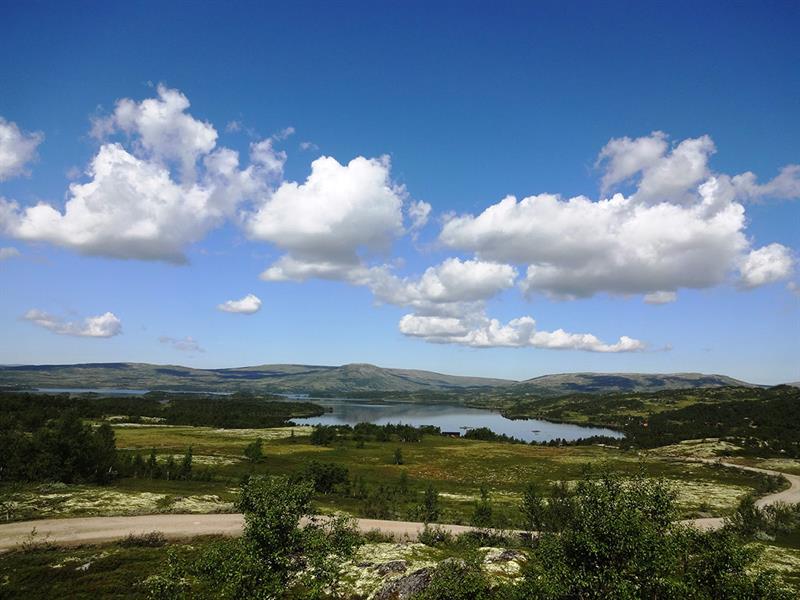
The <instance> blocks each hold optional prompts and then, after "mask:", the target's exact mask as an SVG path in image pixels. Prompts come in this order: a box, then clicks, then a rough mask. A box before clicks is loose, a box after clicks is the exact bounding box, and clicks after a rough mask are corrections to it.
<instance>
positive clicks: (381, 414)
mask: <svg viewBox="0 0 800 600" xmlns="http://www.w3.org/2000/svg"><path fill="white" fill-rule="evenodd" d="M308 400H309V401H310V402H313V403H314V404H319V405H321V406H323V407H324V408H325V409H326V410H328V411H330V412H326V413H325V414H324V415H322V416H320V417H309V418H306V419H292V421H294V422H295V423H297V424H303V425H355V424H357V423H375V424H376V425H386V424H387V423H403V424H404V425H414V426H415V427H419V426H420V425H434V426H436V427H439V428H440V429H441V430H442V431H460V432H461V433H462V435H463V433H464V430H465V429H469V428H475V427H488V428H489V429H491V430H492V431H494V432H495V433H504V434H505V435H510V436H513V437H515V438H519V439H521V440H525V441H526V442H532V441H537V442H549V441H550V440H554V439H557V438H561V439H563V440H577V439H580V438H586V437H591V436H593V435H607V436H609V437H616V438H621V437H623V435H622V434H621V433H619V432H617V431H613V430H611V429H605V428H602V427H581V426H579V425H569V424H566V423H551V422H550V421H542V420H539V419H518V420H511V419H506V418H505V417H504V416H502V415H501V414H499V413H496V412H492V411H489V410H484V409H480V408H467V407H464V406H454V405H443V404H436V405H425V404H412V403H401V402H382V403H371V402H365V401H358V400H350V399H348V398H334V399H319V398H309V399H308Z"/></svg>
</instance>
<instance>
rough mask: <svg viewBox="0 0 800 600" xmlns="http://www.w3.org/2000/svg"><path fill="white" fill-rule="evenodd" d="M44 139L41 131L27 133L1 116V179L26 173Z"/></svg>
mask: <svg viewBox="0 0 800 600" xmlns="http://www.w3.org/2000/svg"><path fill="white" fill-rule="evenodd" d="M43 139H44V136H43V135H42V134H41V133H25V132H23V131H22V130H20V128H19V126H18V125H17V124H16V123H13V122H11V121H6V120H5V119H4V118H3V117H0V181H5V180H6V179H10V178H11V177H16V176H17V175H22V174H24V173H25V172H26V171H25V167H26V165H27V164H28V163H29V162H31V161H32V160H33V159H34V158H36V147H37V146H38V145H39V144H41V143H42V140H43Z"/></svg>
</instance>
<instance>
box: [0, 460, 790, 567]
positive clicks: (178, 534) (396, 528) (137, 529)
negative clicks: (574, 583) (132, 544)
mask: <svg viewBox="0 0 800 600" xmlns="http://www.w3.org/2000/svg"><path fill="white" fill-rule="evenodd" d="M698 460H700V462H716V461H713V460H704V459H698ZM721 464H722V465H723V466H727V467H733V468H737V469H743V470H746V471H755V472H759V473H766V474H770V475H783V476H784V477H786V479H788V480H789V483H790V484H791V486H790V487H789V488H788V489H786V490H783V491H782V492H776V493H774V494H770V495H768V496H764V497H763V498H759V500H758V501H757V504H758V505H759V506H761V507H763V506H766V505H768V504H774V503H776V502H786V503H789V504H795V503H800V476H798V475H789V474H788V473H778V472H777V471H770V470H767V469H759V468H756V467H745V466H742V465H735V464H731V463H721ZM356 522H357V525H358V528H359V530H360V531H362V532H367V531H372V530H376V529H377V530H379V531H381V532H382V533H385V534H388V535H391V536H394V537H395V538H398V539H402V538H409V539H415V538H416V537H417V535H418V534H419V533H420V532H421V531H422V529H423V527H424V525H423V524H422V523H413V522H409V521H384V520H380V519H357V520H356ZM722 522H723V520H722V519H720V518H708V519H694V520H691V521H685V523H690V524H692V525H694V526H696V527H699V528H701V529H716V528H719V527H721V526H722ZM242 523H243V519H242V515H240V514H210V515H169V514H168V515H141V516H135V517H87V518H79V519H42V520H37V521H20V522H17V523H6V524H2V525H0V552H7V551H9V550H11V549H13V548H14V547H16V546H18V545H19V544H21V543H23V542H24V541H25V540H26V539H29V538H30V534H31V531H32V530H33V529H34V528H36V536H35V538H36V539H37V540H40V541H43V540H45V539H46V540H48V541H50V542H53V543H54V544H58V545H80V544H97V543H101V542H110V541H113V540H118V539H121V538H124V537H126V536H127V535H129V534H131V533H146V532H150V531H160V532H162V533H163V534H164V536H165V537H167V538H169V539H180V538H189V537H195V536H199V535H213V534H219V535H228V536H235V535H239V534H241V532H242ZM442 527H443V528H444V529H445V530H447V531H449V532H451V533H454V534H458V533H464V532H466V531H471V530H474V529H475V528H474V527H467V526H464V525H442Z"/></svg>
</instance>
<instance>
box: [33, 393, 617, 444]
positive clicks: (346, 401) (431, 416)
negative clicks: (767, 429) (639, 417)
mask: <svg viewBox="0 0 800 600" xmlns="http://www.w3.org/2000/svg"><path fill="white" fill-rule="evenodd" d="M37 391H40V392H48V393H64V392H71V393H87V392H94V393H96V394H102V395H119V396H139V395H143V394H146V393H147V392H148V391H149V390H140V389H106V388H38V389H37ZM171 393H181V392H171ZM184 393H185V392H184ZM190 393H203V394H217V395H227V394H229V393H230V392H190ZM286 397H287V398H288V399H291V400H298V401H303V402H313V403H314V404H318V405H320V406H322V407H323V408H324V409H325V410H326V412H325V414H324V415H322V416H319V417H308V418H305V419H292V421H294V422H295V423H297V424H298V425H356V424H357V423H375V424H376V425H386V424H388V423H402V424H404V425H413V426H414V427H419V426H421V425H433V426H435V427H438V428H439V429H441V430H442V431H459V432H461V434H462V435H463V434H464V432H465V430H467V429H473V428H476V427H488V428H489V429H491V430H492V431H494V432H495V433H502V434H505V435H509V436H512V437H515V438H518V439H520V440H524V441H526V442H534V441H535V442H549V441H550V440H555V439H559V438H560V439H562V440H569V441H572V440H579V439H581V438H587V437H592V436H595V435H605V436H608V437H614V438H622V437H624V435H623V434H622V433H620V432H618V431H614V430H613V429H606V428H604V427H583V426H581V425H571V424H569V423H553V422H551V421H542V420H541V419H516V420H512V419H506V418H505V417H504V416H503V415H501V414H500V413H497V412H493V411H491V410H486V409H483V408H468V407H466V406H458V405H452V404H416V403H412V402H374V401H370V400H353V399H351V398H314V397H313V396H307V395H305V394H287V395H286Z"/></svg>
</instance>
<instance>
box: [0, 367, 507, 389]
mask: <svg viewBox="0 0 800 600" xmlns="http://www.w3.org/2000/svg"><path fill="white" fill-rule="evenodd" d="M511 383H513V381H510V380H506V379H491V378H484V377H464V376H458V375H445V374H442V373H433V372H431V371H418V370H411V369H384V368H381V367H376V366H375V365H369V364H358V363H357V364H348V365H342V366H339V367H334V366H321V365H293V364H286V365H284V364H278V365H259V366H253V367H239V368H232V369H193V368H191V367H183V366H179V365H151V364H146V363H88V364H76V365H21V366H20V365H18V366H7V367H0V385H4V386H13V385H17V386H28V387H44V388H62V387H63V388H117V389H121V388H132V389H158V390H185V391H237V390H242V391H261V392H278V393H311V394H313V393H328V394H329V393H347V392H378V391H392V392H419V391H425V390H436V391H445V390H459V389H467V388H492V387H497V386H505V385H509V384H511Z"/></svg>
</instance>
